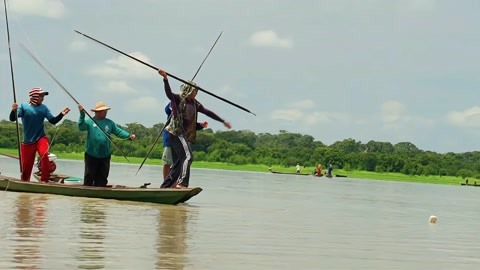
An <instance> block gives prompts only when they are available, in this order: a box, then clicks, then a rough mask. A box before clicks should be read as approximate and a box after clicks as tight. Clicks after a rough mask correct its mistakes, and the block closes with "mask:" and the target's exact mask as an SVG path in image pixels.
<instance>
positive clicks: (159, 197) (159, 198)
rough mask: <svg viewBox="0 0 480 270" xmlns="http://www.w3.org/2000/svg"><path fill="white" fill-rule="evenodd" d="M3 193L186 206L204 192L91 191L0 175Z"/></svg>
mask: <svg viewBox="0 0 480 270" xmlns="http://www.w3.org/2000/svg"><path fill="white" fill-rule="evenodd" d="M0 190H2V191H15V192H29V193H44V194H55V195H65V196H74V197H88V198H99V199H114V200H124V201H135V202H149V203H158V204H173V205H175V204H179V203H183V202H186V201H188V200H189V199H191V198H192V197H194V196H195V195H197V194H198V193H200V192H201V191H202V189H201V188H199V187H196V188H186V189H174V188H147V184H144V185H143V186H142V187H127V186H120V185H114V186H110V187H90V186H84V185H66V184H61V183H56V182H50V183H40V182H31V181H30V182H25V181H20V179H17V178H14V177H8V176H4V175H0Z"/></svg>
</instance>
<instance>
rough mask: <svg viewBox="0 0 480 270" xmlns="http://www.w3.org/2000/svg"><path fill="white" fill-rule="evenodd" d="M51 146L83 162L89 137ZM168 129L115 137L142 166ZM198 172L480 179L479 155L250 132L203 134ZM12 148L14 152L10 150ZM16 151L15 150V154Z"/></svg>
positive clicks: (56, 134) (72, 134) (66, 126)
mask: <svg viewBox="0 0 480 270" xmlns="http://www.w3.org/2000/svg"><path fill="white" fill-rule="evenodd" d="M45 127H46V131H47V134H48V136H49V137H50V141H51V142H52V146H51V151H52V152H53V153H55V154H56V155H57V156H58V157H59V158H60V159H77V160H82V159H83V151H84V148H85V146H84V145H85V137H86V133H85V132H80V131H79V130H78V127H77V123H76V122H73V121H70V120H67V119H66V120H64V121H63V122H62V123H61V124H59V125H58V126H53V125H51V124H49V123H47V122H46V123H45ZM162 127H163V124H161V123H160V124H156V125H154V126H153V127H151V128H146V127H144V126H143V125H141V124H138V123H130V124H127V125H126V126H122V128H124V129H126V130H128V131H130V132H133V133H135V134H136V135H137V139H136V140H135V141H133V142H132V141H128V140H120V139H116V138H113V141H114V142H115V144H116V145H117V146H118V147H119V148H120V149H122V151H121V152H123V153H125V154H126V155H127V156H128V159H129V160H130V163H133V164H140V163H141V162H142V161H143V159H144V157H145V156H146V155H147V153H148V151H149V150H150V148H151V145H152V143H153V141H155V139H156V138H157V136H158V134H159V132H160V130H161V129H162ZM16 147H17V142H16V126H15V123H12V122H9V121H6V120H2V121H0V151H1V152H0V153H10V154H15V155H16V154H17V150H16ZM192 148H193V151H194V155H195V161H194V163H193V165H192V166H193V167H195V168H209V169H224V170H241V171H258V172H268V168H269V167H270V166H271V167H272V169H273V170H275V171H282V172H295V165H296V164H297V163H300V165H302V167H303V168H302V171H303V172H313V171H314V169H315V167H316V166H317V164H319V163H320V164H323V167H324V168H326V167H327V166H328V164H333V166H334V172H333V174H344V175H348V177H351V178H364V179H378V180H391V181H413V182H422V183H437V184H458V183H459V182H462V181H464V180H463V179H465V178H473V179H471V181H474V179H475V178H477V179H478V178H479V176H480V162H479V161H480V152H478V151H475V152H467V153H459V154H456V153H446V154H439V153H435V152H431V151H423V150H420V149H418V148H417V147H416V146H415V145H413V144H412V143H409V142H400V143H397V144H395V145H392V144H391V143H389V142H376V141H369V142H368V143H366V144H365V143H362V142H359V141H358V142H357V141H355V140H353V139H350V138H349V139H344V140H342V141H337V142H335V143H333V144H332V145H329V146H327V145H325V144H323V143H322V142H320V141H315V140H314V138H313V137H312V136H310V135H301V134H298V133H289V132H287V131H284V130H281V131H280V132H279V134H276V135H273V134H269V133H260V134H255V133H253V132H251V131H245V130H243V131H235V130H233V131H217V132H213V131H212V130H211V129H206V130H202V131H199V132H198V133H197V142H196V143H195V144H194V145H193V146H192ZM8 149H10V150H8ZM11 149H14V150H11ZM113 149H114V152H113V156H112V161H113V162H127V160H126V159H125V158H124V157H123V156H122V154H121V152H120V151H118V150H117V149H116V148H115V147H114V148H113ZM162 151H163V146H162V143H161V140H160V141H159V142H158V143H157V145H156V146H155V148H154V149H153V151H152V152H151V154H150V158H149V159H147V161H146V164H154V165H160V164H161V161H160V158H161V155H162Z"/></svg>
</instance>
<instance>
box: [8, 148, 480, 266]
mask: <svg viewBox="0 0 480 270" xmlns="http://www.w3.org/2000/svg"><path fill="white" fill-rule="evenodd" d="M82 167H83V163H82V162H79V161H58V162H57V168H58V169H57V170H58V171H59V172H62V173H65V174H72V175H77V176H81V175H82V174H83V169H82ZM137 169H138V165H118V164H112V170H111V175H110V179H111V180H110V183H114V184H124V185H135V186H136V185H138V186H139V185H141V184H143V183H144V182H152V185H154V186H155V185H156V186H159V185H160V183H161V180H160V179H159V178H158V177H157V176H158V175H161V167H160V166H144V167H143V168H142V170H141V171H140V173H139V174H138V175H137V176H135V173H136V171H137ZM17 171H18V161H16V160H12V159H10V158H5V157H0V172H1V173H2V174H3V175H8V176H17V175H18V172H17ZM191 184H192V186H200V187H202V188H203V189H204V190H203V191H202V193H200V194H199V195H197V196H196V197H194V198H192V199H191V200H190V201H189V202H188V204H183V205H177V206H170V205H155V204H149V203H135V202H122V201H115V200H100V199H90V198H77V197H66V196H56V195H46V194H27V193H15V192H5V191H0V206H1V207H0V250H1V252H0V269H478V268H479V265H480V259H479V254H480V241H479V240H480V239H479V236H478V235H479V234H478V228H479V224H480V215H479V211H478V209H479V208H478V207H479V206H478V205H479V202H480V188H474V187H462V186H442V185H428V184H414V183H398V182H384V181H368V180H361V179H349V178H332V179H323V178H314V177H311V176H289V175H275V174H269V173H248V172H235V171H218V170H202V169H193V170H192V179H191ZM430 215H436V216H438V223H437V224H429V222H428V218H429V216H430Z"/></svg>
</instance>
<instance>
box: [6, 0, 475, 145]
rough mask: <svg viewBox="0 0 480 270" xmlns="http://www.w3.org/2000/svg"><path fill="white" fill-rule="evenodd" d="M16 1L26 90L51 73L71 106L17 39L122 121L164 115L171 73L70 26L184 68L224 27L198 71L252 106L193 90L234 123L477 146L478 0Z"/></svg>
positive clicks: (57, 101) (337, 136) (328, 140)
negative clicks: (164, 78)
mask: <svg viewBox="0 0 480 270" xmlns="http://www.w3.org/2000/svg"><path fill="white" fill-rule="evenodd" d="M7 7H8V18H9V20H8V21H9V28H10V38H11V49H12V57H13V64H14V75H15V76H14V77H15V89H16V95H17V101H18V102H22V101H25V100H26V99H27V96H28V95H27V93H28V91H29V89H30V88H32V87H35V86H40V87H43V88H45V89H47V90H48V91H50V93H51V95H49V96H48V97H47V98H46V101H45V103H46V104H47V105H48V106H49V107H50V109H51V110H52V111H53V112H54V114H56V113H59V112H60V110H61V109H62V108H64V107H70V108H72V109H75V110H72V112H71V113H70V114H69V115H68V117H67V118H68V119H70V120H74V121H75V120H77V117H78V111H77V109H76V103H75V102H74V101H73V100H72V99H71V98H70V97H69V96H68V95H67V94H66V93H65V92H64V91H63V90H62V89H61V88H59V87H58V86H57V85H56V84H55V83H54V81H53V80H52V79H51V78H50V77H48V75H47V74H46V73H45V72H44V71H43V70H42V69H41V68H40V67H39V66H38V65H37V64H36V63H35V62H34V61H33V60H32V58H31V57H30V56H29V55H28V54H27V53H26V52H25V51H24V50H23V49H22V47H21V46H20V44H24V45H25V46H26V47H28V48H29V49H30V50H31V51H32V52H33V53H34V54H35V55H37V57H38V58H39V59H40V61H41V62H42V63H43V65H45V66H46V67H47V68H48V69H49V70H50V72H51V73H52V74H53V75H54V76H55V77H56V78H57V79H58V80H59V81H60V82H61V83H62V84H63V85H64V86H65V87H66V88H67V89H68V90H69V92H70V93H71V94H72V95H73V96H74V97H75V99H76V100H78V101H79V102H80V103H81V104H82V105H84V106H85V107H86V108H91V107H93V106H94V104H95V103H96V102H97V101H104V102H105V103H107V105H110V106H111V107H112V110H110V112H109V115H108V116H109V117H110V118H111V119H113V120H114V121H116V122H117V123H119V124H126V123H133V122H137V123H140V124H142V125H144V126H146V127H151V126H152V125H153V124H156V123H163V122H164V121H165V115H164V112H163V107H164V105H165V104H166V102H167V99H166V97H165V94H164V91H163V83H162V80H161V77H160V76H159V75H158V74H157V73H156V71H155V70H154V69H151V68H149V67H147V66H145V65H141V64H139V63H137V62H135V61H133V60H131V59H129V58H127V57H125V56H122V55H121V54H119V53H117V52H114V51H113V50H110V49H108V48H106V47H104V46H102V45H100V44H98V43H96V42H94V41H91V40H89V39H87V38H85V37H84V36H81V35H79V34H77V33H75V32H74V30H78V31H80V32H83V33H85V34H87V35H89V36H92V37H94V38H96V39H98V40H100V41H102V42H104V43H107V44H109V45H111V46H113V47H115V48H117V49H119V50H121V51H124V52H125V53H128V54H131V55H133V56H135V57H137V58H140V59H142V60H143V61H146V62H148V63H150V64H152V65H153V66H156V67H161V68H164V69H165V70H167V72H169V73H171V74H174V75H176V76H177V77H180V78H183V79H190V78H191V77H192V76H193V74H194V73H195V71H196V70H197V68H198V67H199V65H200V63H201V62H202V60H203V59H204V57H205V56H206V54H207V53H208V51H209V49H210V47H211V46H212V44H213V42H214V41H215V39H216V38H217V36H218V35H219V34H220V32H222V31H223V35H222V37H221V38H220V40H219V41H218V43H217V45H216V47H215V48H214V49H213V51H212V53H211V55H210V57H209V58H208V59H207V61H206V62H205V64H204V65H203V67H202V69H201V71H200V72H199V75H198V76H197V78H196V82H197V83H198V84H200V86H202V87H203V88H204V89H206V90H208V91H210V92H212V93H215V94H216V95H219V96H222V97H224V98H227V99H229V100H231V101H232V102H234V103H237V104H239V105H241V106H243V107H245V108H247V109H249V110H250V111H252V112H254V113H255V114H256V116H253V115H251V114H249V113H246V112H244V111H242V110H239V109H237V108H235V107H233V106H231V105H228V104H226V103H224V102H222V101H220V100H218V99H216V98H213V97H211V96H209V95H207V94H205V93H201V92H200V93H199V95H198V96H197V99H198V100H199V101H200V102H202V103H203V104H204V105H205V107H207V108H209V109H211V110H213V111H214V112H216V113H217V114H219V115H220V116H222V117H223V118H225V119H227V120H229V121H230V122H231V123H232V126H233V129H235V130H251V131H254V132H255V133H257V134H258V133H271V134H278V132H279V131H280V130H286V131H288V132H292V133H301V134H308V135H312V136H313V137H314V138H315V139H316V140H319V141H322V142H323V143H325V144H328V145H329V144H332V143H333V142H335V141H339V140H343V139H346V138H352V139H355V140H357V141H362V142H364V143H367V142H368V141H370V140H375V141H384V142H391V143H393V144H395V143H398V142H404V141H408V142H411V143H413V144H415V145H416V146H417V147H419V148H420V149H423V150H431V151H436V152H441V153H445V152H466V151H476V150H480V99H479V98H478V97H479V96H480V92H479V90H480V78H479V76H478V72H479V71H480V31H479V30H478V25H480V16H478V14H480V2H478V1H477V0H459V1H447V0H389V1H385V0H362V1H357V0H349V1H347V0H312V1H311V0H302V1H298V0H296V1H294V0H283V1H282V0H241V1H233V0H203V1H193V0H188V1H187V0H177V1H163V0H138V1H131V0H128V1H126V0H115V1H114V0H110V1H106V0H83V1H73V0H8V1H7ZM2 9H3V8H2ZM2 13H3V12H2ZM2 17H3V18H2V22H1V23H2V25H1V27H2V29H4V30H2V31H1V35H0V39H1V40H2V41H3V42H0V61H1V66H2V67H3V68H2V69H0V93H1V99H0V105H1V107H2V108H4V109H3V115H4V117H0V119H7V117H8V114H9V111H10V106H11V103H12V102H13V91H12V83H11V75H10V69H9V55H8V46H7V45H8V42H7V34H6V24H5V15H2ZM170 84H171V85H172V87H173V89H178V88H179V86H180V83H179V82H177V81H176V80H174V79H173V78H172V79H170ZM204 118H205V119H206V120H207V121H209V123H210V127H211V128H212V129H214V130H225V128H224V127H223V125H222V124H221V123H218V122H216V121H214V120H212V119H208V118H207V117H206V116H202V115H200V119H201V120H203V119H204Z"/></svg>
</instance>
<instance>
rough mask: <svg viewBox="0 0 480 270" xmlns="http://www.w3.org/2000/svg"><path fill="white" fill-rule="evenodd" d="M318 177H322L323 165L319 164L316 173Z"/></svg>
mask: <svg viewBox="0 0 480 270" xmlns="http://www.w3.org/2000/svg"><path fill="white" fill-rule="evenodd" d="M315 175H317V176H322V164H320V163H319V164H318V166H317V172H316V173H315Z"/></svg>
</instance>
